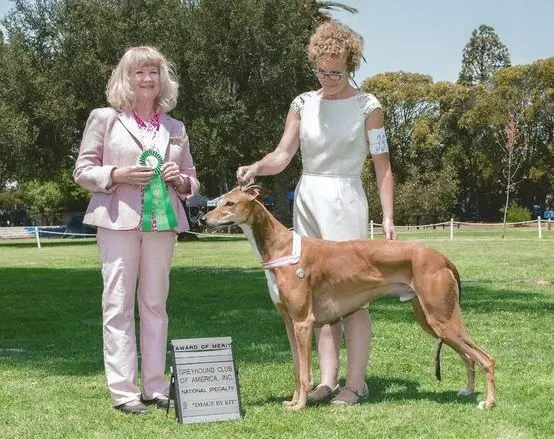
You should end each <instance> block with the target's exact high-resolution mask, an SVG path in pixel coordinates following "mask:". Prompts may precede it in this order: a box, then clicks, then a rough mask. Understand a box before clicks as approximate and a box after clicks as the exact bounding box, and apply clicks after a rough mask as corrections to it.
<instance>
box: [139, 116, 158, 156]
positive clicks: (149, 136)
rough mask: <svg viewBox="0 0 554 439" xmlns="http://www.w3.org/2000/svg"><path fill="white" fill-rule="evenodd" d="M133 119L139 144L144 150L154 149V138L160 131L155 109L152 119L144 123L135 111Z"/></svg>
mask: <svg viewBox="0 0 554 439" xmlns="http://www.w3.org/2000/svg"><path fill="white" fill-rule="evenodd" d="M133 117H134V118H135V121H136V123H137V125H138V127H139V131H140V137H141V139H140V140H141V142H142V144H143V145H144V147H145V148H146V149H155V143H156V137H158V131H159V129H160V113H159V111H158V109H155V110H154V112H153V113H152V118H151V119H150V120H149V121H145V120H144V119H143V118H142V117H141V116H140V114H138V113H137V111H135V110H133Z"/></svg>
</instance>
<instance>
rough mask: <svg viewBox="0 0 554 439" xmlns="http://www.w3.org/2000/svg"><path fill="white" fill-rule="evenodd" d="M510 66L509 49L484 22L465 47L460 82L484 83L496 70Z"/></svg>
mask: <svg viewBox="0 0 554 439" xmlns="http://www.w3.org/2000/svg"><path fill="white" fill-rule="evenodd" d="M509 66H510V54H509V52H508V49H507V48H506V46H505V45H504V44H502V42H501V41H500V38H498V35H497V34H496V32H495V31H494V28H492V27H491V26H487V25H486V24H482V25H481V26H479V28H478V29H475V30H474V31H473V33H472V34H471V38H470V40H469V42H468V43H467V44H466V46H465V48H464V53H463V57H462V70H461V72H460V76H459V79H458V82H460V83H462V84H484V83H486V82H488V81H489V80H490V78H491V75H492V74H493V72H495V71H496V70H498V69H500V68H503V67H509Z"/></svg>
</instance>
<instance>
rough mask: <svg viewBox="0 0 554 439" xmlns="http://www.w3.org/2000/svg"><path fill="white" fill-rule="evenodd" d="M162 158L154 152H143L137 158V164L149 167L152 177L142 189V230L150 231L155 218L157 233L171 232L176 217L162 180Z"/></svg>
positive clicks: (175, 222)
mask: <svg viewBox="0 0 554 439" xmlns="http://www.w3.org/2000/svg"><path fill="white" fill-rule="evenodd" d="M162 163H163V159H162V156H161V155H160V154H159V153H158V152H156V151H151V150H148V151H144V152H143V153H142V154H141V155H140V157H139V164H140V165H142V166H151V167H152V168H153V171H154V175H153V176H152V178H151V179H150V182H149V183H148V185H146V187H145V188H144V203H143V206H142V230H143V231H144V232H150V231H152V216H155V217H156V225H157V228H158V231H160V232H161V231H164V230H171V229H173V228H175V227H176V226H177V217H176V215H175V211H174V210H173V206H172V204H171V198H170V197H169V193H168V192H167V188H166V187H165V183H164V182H163V180H162V177H161V174H162Z"/></svg>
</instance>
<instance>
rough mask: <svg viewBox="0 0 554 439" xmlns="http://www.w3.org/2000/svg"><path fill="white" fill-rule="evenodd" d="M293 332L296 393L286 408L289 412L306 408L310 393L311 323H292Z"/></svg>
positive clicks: (306, 321) (307, 321)
mask: <svg viewBox="0 0 554 439" xmlns="http://www.w3.org/2000/svg"><path fill="white" fill-rule="evenodd" d="M292 326H293V330H294V339H295V345H296V355H297V357H296V359H295V364H296V365H297V366H296V367H295V369H296V376H297V378H296V391H295V395H294V397H293V401H292V402H293V403H292V404H290V405H288V406H287V407H288V408H289V409H291V410H300V409H303V408H304V407H306V399H307V398H308V392H309V391H310V387H311V384H310V368H311V364H312V359H311V343H312V322H311V321H309V320H305V321H300V322H299V321H294V320H293V321H292Z"/></svg>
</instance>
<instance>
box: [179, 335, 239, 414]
mask: <svg viewBox="0 0 554 439" xmlns="http://www.w3.org/2000/svg"><path fill="white" fill-rule="evenodd" d="M171 359H172V363H173V375H174V382H175V389H174V390H175V410H176V412H177V418H178V420H179V422H181V423H183V424H190V423H196V422H212V421H229V420H233V419H240V418H242V409H241V404H240V392H239V382H238V374H237V369H236V367H235V361H234V358H233V350H232V342H231V337H215V338H189V339H182V340H171Z"/></svg>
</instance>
